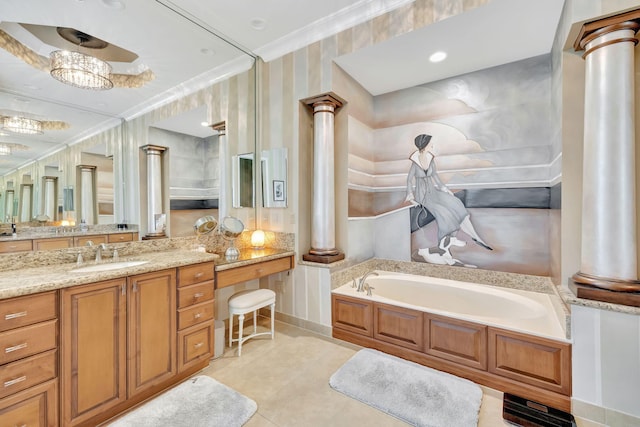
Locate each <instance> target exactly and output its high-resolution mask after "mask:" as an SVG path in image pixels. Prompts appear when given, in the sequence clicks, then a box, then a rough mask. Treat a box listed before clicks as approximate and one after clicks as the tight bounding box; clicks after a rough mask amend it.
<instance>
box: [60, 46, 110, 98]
mask: <svg viewBox="0 0 640 427" xmlns="http://www.w3.org/2000/svg"><path fill="white" fill-rule="evenodd" d="M49 59H50V63H51V76H52V77H53V78H55V79H56V80H59V81H61V82H62V83H66V84H68V85H71V86H75V87H79V88H82V89H94V90H106V89H111V88H112V87H113V82H112V81H111V65H109V63H108V62H105V61H103V60H101V59H98V58H96V57H93V56H89V55H85V54H84V53H80V52H71V51H68V50H56V51H53V52H51V55H50V56H49Z"/></svg>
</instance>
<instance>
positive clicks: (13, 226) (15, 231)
mask: <svg viewBox="0 0 640 427" xmlns="http://www.w3.org/2000/svg"><path fill="white" fill-rule="evenodd" d="M11 235H12V236H13V237H18V229H17V227H16V224H15V223H12V224H11Z"/></svg>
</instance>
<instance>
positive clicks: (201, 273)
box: [194, 271, 204, 279]
mask: <svg viewBox="0 0 640 427" xmlns="http://www.w3.org/2000/svg"><path fill="white" fill-rule="evenodd" d="M203 275H204V273H203V272H202V271H201V272H199V273H196V274H195V276H194V277H195V278H196V279H199V278H201V277H202V276H203Z"/></svg>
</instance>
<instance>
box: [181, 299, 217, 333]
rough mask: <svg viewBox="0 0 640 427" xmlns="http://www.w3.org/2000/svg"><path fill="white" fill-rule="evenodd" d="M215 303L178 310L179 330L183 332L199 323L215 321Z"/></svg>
mask: <svg viewBox="0 0 640 427" xmlns="http://www.w3.org/2000/svg"><path fill="white" fill-rule="evenodd" d="M213 309H214V306H213V302H212V301H207V302H203V303H201V304H197V305H193V306H191V307H189V308H183V309H182V310H178V329H179V330H182V329H185V328H188V327H189V326H193V325H195V324H197V323H201V322H204V321H206V320H211V319H213Z"/></svg>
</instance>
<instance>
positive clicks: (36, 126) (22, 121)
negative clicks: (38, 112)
mask: <svg viewBox="0 0 640 427" xmlns="http://www.w3.org/2000/svg"><path fill="white" fill-rule="evenodd" d="M2 130H8V131H9V132H14V133H23V134H26V135H37V134H41V133H42V122H40V121H38V120H34V119H29V118H27V117H18V116H13V117H3V118H2Z"/></svg>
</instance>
